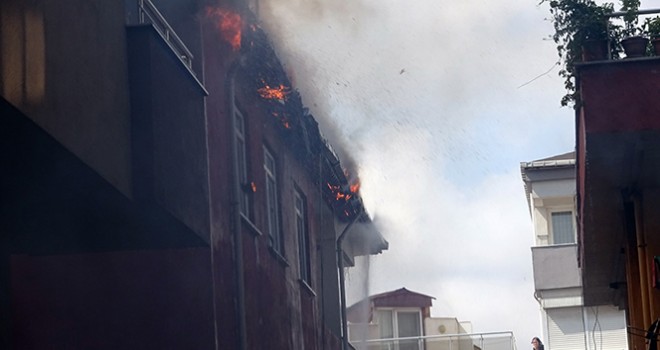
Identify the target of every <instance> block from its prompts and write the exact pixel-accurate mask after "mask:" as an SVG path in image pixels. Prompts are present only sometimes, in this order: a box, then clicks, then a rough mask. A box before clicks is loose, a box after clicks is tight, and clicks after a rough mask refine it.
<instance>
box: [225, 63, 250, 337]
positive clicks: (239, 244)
mask: <svg viewBox="0 0 660 350" xmlns="http://www.w3.org/2000/svg"><path fill="white" fill-rule="evenodd" d="M237 69H238V67H237V65H234V67H232V69H231V70H230V71H229V74H228V75H227V76H228V80H227V85H228V86H227V87H228V89H227V91H229V96H228V98H229V101H228V107H229V108H228V110H229V118H230V119H231V123H230V124H231V133H230V137H231V149H232V161H233V164H232V169H233V171H232V182H233V186H232V201H231V211H232V219H233V221H234V225H233V229H234V230H233V231H234V232H233V236H234V261H235V263H236V264H235V276H236V281H235V283H236V321H237V323H238V349H240V350H244V349H246V344H247V334H246V325H245V271H244V266H243V235H242V233H241V232H242V229H241V208H240V204H239V203H240V200H239V198H240V196H241V186H240V184H239V182H240V180H239V178H238V159H237V158H238V152H237V151H238V145H237V143H236V135H235V134H234V133H235V130H236V118H235V116H234V105H233V104H234V97H235V95H234V74H235V73H236V70H237Z"/></svg>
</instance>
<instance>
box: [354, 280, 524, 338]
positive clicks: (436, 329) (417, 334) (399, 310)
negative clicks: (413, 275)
mask: <svg viewBox="0 0 660 350" xmlns="http://www.w3.org/2000/svg"><path fill="white" fill-rule="evenodd" d="M433 299H435V298H433V297H431V296H428V295H424V294H420V293H416V292H413V291H409V290H407V289H406V288H401V289H397V290H394V291H390V292H385V293H381V294H376V295H372V296H370V297H368V298H366V299H364V300H361V301H359V302H357V303H355V304H353V305H351V306H350V307H349V308H348V321H349V337H350V340H351V344H353V346H354V347H355V348H357V349H397V350H421V349H426V350H477V349H482V350H488V349H504V350H513V349H515V342H514V339H513V334H512V333H511V332H501V333H491V334H485V333H484V334H478V333H472V324H471V323H470V322H459V321H458V320H457V319H456V318H453V317H431V306H432V303H433Z"/></svg>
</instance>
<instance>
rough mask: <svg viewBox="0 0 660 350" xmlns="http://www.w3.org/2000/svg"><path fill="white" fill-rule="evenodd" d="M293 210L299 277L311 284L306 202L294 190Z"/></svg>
mask: <svg viewBox="0 0 660 350" xmlns="http://www.w3.org/2000/svg"><path fill="white" fill-rule="evenodd" d="M293 201H294V203H293V208H294V211H295V223H296V233H297V234H298V260H299V262H300V279H302V280H303V281H305V282H306V283H307V285H308V286H311V285H312V271H311V265H310V259H309V256H310V254H309V253H310V252H309V231H308V230H307V214H306V213H307V204H306V202H305V198H304V197H303V195H302V194H301V193H300V192H299V191H298V190H295V193H294V196H293Z"/></svg>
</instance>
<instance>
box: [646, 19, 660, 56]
mask: <svg viewBox="0 0 660 350" xmlns="http://www.w3.org/2000/svg"><path fill="white" fill-rule="evenodd" d="M644 32H645V33H646V34H647V35H648V36H649V38H651V44H652V45H653V51H654V53H655V55H656V56H660V16H655V17H653V18H647V19H646V21H645V22H644Z"/></svg>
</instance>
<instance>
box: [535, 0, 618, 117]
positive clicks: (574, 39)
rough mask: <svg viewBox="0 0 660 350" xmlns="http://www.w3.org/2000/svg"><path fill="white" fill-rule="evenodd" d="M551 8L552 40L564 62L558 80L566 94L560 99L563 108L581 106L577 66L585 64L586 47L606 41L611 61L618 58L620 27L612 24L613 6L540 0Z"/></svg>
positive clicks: (574, 0) (573, 0)
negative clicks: (596, 42)
mask: <svg viewBox="0 0 660 350" xmlns="http://www.w3.org/2000/svg"><path fill="white" fill-rule="evenodd" d="M544 2H547V3H549V4H550V14H551V15H552V22H553V25H554V28H555V34H554V35H553V36H552V39H553V40H554V41H555V43H557V53H558V54H559V58H560V60H561V62H562V69H561V70H560V71H559V76H561V77H563V78H564V86H565V88H566V90H567V94H566V95H565V96H564V97H563V98H562V99H561V105H562V106H568V105H573V106H574V107H577V105H578V104H579V95H578V93H577V92H576V91H575V64H576V63H578V62H581V61H582V54H583V47H584V45H585V43H587V42H589V41H599V40H600V41H605V42H607V43H608V44H609V48H610V54H611V56H612V57H618V51H619V49H618V45H617V42H618V39H619V36H620V27H618V26H614V25H612V24H610V23H609V20H608V15H609V14H611V13H612V12H614V5H613V4H611V3H606V4H603V5H598V4H596V3H595V2H594V1H592V0H541V3H544Z"/></svg>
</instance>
